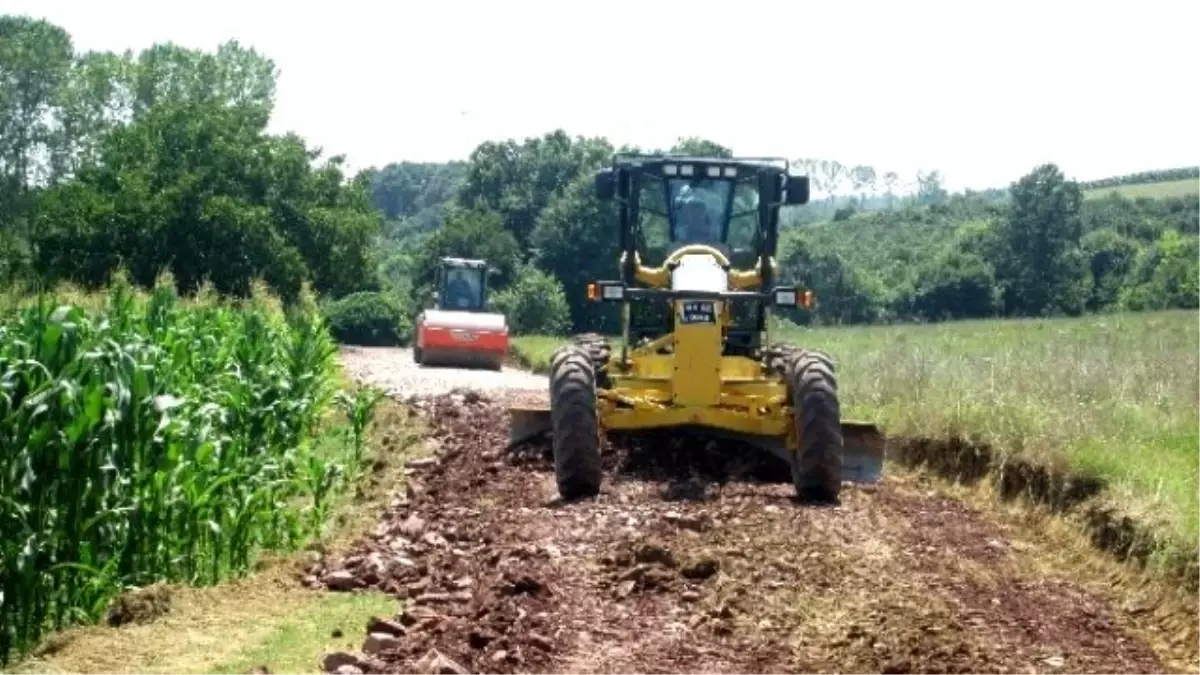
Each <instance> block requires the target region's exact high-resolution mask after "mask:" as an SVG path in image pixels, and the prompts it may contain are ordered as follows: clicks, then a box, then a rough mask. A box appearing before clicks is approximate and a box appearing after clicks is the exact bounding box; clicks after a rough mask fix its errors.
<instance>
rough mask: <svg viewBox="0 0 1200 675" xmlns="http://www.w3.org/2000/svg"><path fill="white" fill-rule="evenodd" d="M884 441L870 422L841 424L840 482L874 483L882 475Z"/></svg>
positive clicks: (877, 429) (880, 433)
mask: <svg viewBox="0 0 1200 675" xmlns="http://www.w3.org/2000/svg"><path fill="white" fill-rule="evenodd" d="M885 445H886V439H885V438H884V436H883V433H882V432H880V431H879V427H877V426H875V425H874V424H871V423H870V422H852V421H843V422H842V480H847V481H851V482H854V483H875V482H878V481H879V477H880V476H881V475H882V474H883V453H884V446H885Z"/></svg>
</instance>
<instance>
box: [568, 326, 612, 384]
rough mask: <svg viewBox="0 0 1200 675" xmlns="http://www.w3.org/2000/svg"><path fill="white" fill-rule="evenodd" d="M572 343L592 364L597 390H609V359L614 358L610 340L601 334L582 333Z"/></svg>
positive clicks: (572, 339)
mask: <svg viewBox="0 0 1200 675" xmlns="http://www.w3.org/2000/svg"><path fill="white" fill-rule="evenodd" d="M571 342H572V343H574V344H575V346H577V347H579V348H580V349H582V350H583V351H584V352H586V353H587V355H588V359H589V360H590V361H591V362H592V372H594V373H595V376H596V388H598V389H607V388H608V386H609V380H608V359H609V357H611V356H612V345H611V344H610V343H609V341H608V338H606V337H604V336H603V335H600V334H599V333H582V334H580V335H576V336H575V337H573V338H571Z"/></svg>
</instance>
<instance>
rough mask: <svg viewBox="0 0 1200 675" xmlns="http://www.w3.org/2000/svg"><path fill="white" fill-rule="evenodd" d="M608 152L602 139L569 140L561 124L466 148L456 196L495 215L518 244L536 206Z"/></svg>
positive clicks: (525, 240)
mask: <svg viewBox="0 0 1200 675" xmlns="http://www.w3.org/2000/svg"><path fill="white" fill-rule="evenodd" d="M612 152H613V148H612V145H610V144H609V143H608V141H606V140H604V139H600V138H591V139H589V138H583V137H577V138H574V139H572V138H571V137H570V136H568V135H567V134H566V132H564V131H562V130H561V129H560V130H556V131H554V132H551V133H548V134H546V135H544V136H542V137H540V138H528V139H526V140H525V141H524V142H523V143H520V144H518V143H517V142H516V141H513V140H508V141H504V142H502V143H497V142H491V141H489V142H486V143H483V144H481V145H480V146H479V147H477V148H476V149H475V151H474V152H472V153H471V156H470V159H469V161H468V163H467V168H466V175H465V176H464V180H463V184H462V186H461V188H460V189H459V190H458V193H457V200H456V201H457V203H458V205H459V206H462V207H465V208H477V209H486V210H490V211H493V212H496V213H498V214H500V216H501V221H502V222H503V224H504V227H505V229H507V230H508V231H509V232H512V234H513V236H514V237H515V238H516V240H517V242H518V243H519V244H520V245H521V246H522V247H524V246H526V245H527V244H528V242H529V235H530V233H531V232H533V227H534V224H535V223H536V222H537V218H538V215H539V214H540V213H541V212H542V209H544V208H546V206H547V205H548V204H549V203H550V202H551V201H552V200H553V199H554V198H555V197H557V196H558V195H560V194H562V191H563V190H565V189H566V187H567V186H568V185H570V183H571V181H573V180H575V178H577V177H578V176H580V175H581V174H584V173H588V172H591V171H594V170H596V169H598V168H599V167H600V166H601V165H602V164H603V163H604V162H605V161H607V160H608V159H609V158H610V157H611V156H612Z"/></svg>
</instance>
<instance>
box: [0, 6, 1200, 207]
mask: <svg viewBox="0 0 1200 675" xmlns="http://www.w3.org/2000/svg"><path fill="white" fill-rule="evenodd" d="M1105 4H1108V3H1105ZM0 13H16V14H27V15H30V16H35V17H43V18H46V19H47V20H49V21H51V22H53V23H55V24H58V25H59V26H62V27H63V28H65V29H66V30H67V31H68V32H69V33H70V34H71V35H72V38H73V40H74V43H75V48H76V49H77V50H78V51H86V50H113V51H124V50H125V49H132V50H134V51H138V50H141V49H144V48H146V47H149V46H150V45H152V44H154V43H156V42H167V41H170V42H175V43H176V44H180V45H183V46H186V47H192V48H199V49H205V50H213V49H215V48H216V46H217V45H218V44H220V43H221V42H224V41H226V40H229V39H236V40H238V41H239V42H240V43H242V44H243V45H244V46H251V47H254V48H255V49H257V50H259V51H260V52H262V53H264V54H265V55H266V56H268V57H269V58H271V59H272V60H273V61H274V62H275V64H276V66H277V67H278V68H279V71H280V74H279V80H278V88H277V94H276V109H275V116H274V118H273V120H272V124H271V128H272V131H279V132H282V131H294V132H296V133H298V134H300V135H301V136H303V137H305V138H306V139H307V140H308V141H309V143H310V144H311V145H315V146H319V147H321V148H323V149H324V150H325V152H326V153H327V154H344V155H346V158H347V163H348V164H349V165H350V167H351V169H352V170H357V169H359V168H365V167H368V166H383V165H385V164H387V163H389V162H393V161H400V160H410V161H445V160H449V159H465V158H466V156H467V155H468V154H469V153H470V152H471V150H472V149H473V148H474V147H475V146H476V145H478V144H479V143H481V142H483V141H486V140H503V139H507V138H515V139H523V138H526V137H529V136H539V135H541V134H543V133H546V132H548V131H551V130H553V129H555V128H562V129H564V130H566V131H567V133H569V134H571V135H585V136H594V135H596V136H606V137H608V138H609V139H610V140H611V141H613V142H614V144H617V145H620V144H622V143H631V144H636V145H639V146H641V147H643V148H667V147H670V146H671V145H672V144H673V143H674V142H675V140H676V139H677V138H679V137H685V136H701V137H704V138H708V139H711V140H715V141H717V142H719V143H721V144H723V145H725V146H728V147H730V148H732V149H733V150H734V152H735V153H737V154H740V155H767V156H782V157H787V158H793V159H794V158H797V157H817V158H826V159H836V160H838V161H840V162H842V163H850V164H868V165H871V166H874V167H876V169H877V171H879V172H880V173H882V172H883V171H887V170H894V171H897V172H899V173H900V174H901V177H902V179H909V180H911V179H912V178H915V174H916V171H917V170H918V169H924V170H931V169H937V170H939V171H940V172H941V174H942V176H943V178H944V181H945V183H944V184H945V186H946V187H947V188H949V189H952V190H957V189H962V188H967V187H970V188H977V189H978V188H987V187H998V186H1006V185H1008V184H1009V183H1010V182H1011V181H1013V180H1016V179H1017V178H1019V177H1020V176H1021V175H1023V174H1025V173H1028V172H1029V171H1030V170H1031V169H1033V168H1034V167H1035V166H1037V165H1038V164H1041V163H1044V162H1055V163H1056V164H1058V165H1059V167H1061V168H1062V169H1063V171H1064V172H1065V173H1066V174H1067V176H1068V177H1071V178H1075V179H1078V180H1089V179H1095V178H1103V177H1106V176H1112V175H1119V174H1124V173H1131V172H1135V171H1143V170H1150V169H1157V168H1172V167H1177V166H1187V165H1195V164H1198V163H1200V142H1198V135H1197V131H1196V121H1197V120H1200V114H1198V113H1200V110H1198V106H1197V104H1196V102H1195V101H1196V86H1195V83H1196V81H1197V79H1196V78H1197V69H1196V65H1197V61H1196V59H1195V50H1194V47H1193V45H1194V44H1195V35H1194V30H1195V26H1196V25H1197V18H1198V16H1200V3H1196V2H1194V1H1192V2H1188V1H1186V0H1183V1H1177V2H1165V1H1161V0H1157V1H1156V0H1141V1H1140V2H1138V3H1135V4H1130V3H1128V2H1120V3H1118V2H1112V3H1111V5H1110V6H1109V7H1107V8H1102V7H1101V3H1099V2H1086V4H1085V2H1084V0H1079V4H1078V5H1076V4H1075V3H1074V2H1066V1H1063V0H1008V1H1005V2H996V1H994V0H972V1H970V2H966V1H959V2H951V1H946V2H932V1H928V0H913V1H912V2H905V3H899V2H887V1H886V0H878V1H876V2H855V1H853V0H836V1H833V0H819V1H810V0H790V1H788V0H778V1H771V2H768V1H766V0H761V1H755V0H738V1H737V2H736V3H735V2H731V1H728V0H726V1H725V2H719V1H717V0H712V1H711V2H708V3H705V2H697V1H696V0H692V1H691V2H684V1H679V0H655V1H654V2H651V1H650V0H605V1H604V2H585V1H581V0H559V1H558V2H550V1H548V0H547V1H544V2H533V1H532V0H504V1H502V2H501V1H497V0H491V1H488V0H475V1H468V0H421V1H418V0H392V1H391V2H384V0H377V1H376V2H365V1H361V0H338V1H337V2H311V3H305V2H278V1H276V2H266V1H264V0H205V1H204V2H183V1H176V2H172V1H171V0H157V1H153V0H152V1H144V0H104V1H100V0H0Z"/></svg>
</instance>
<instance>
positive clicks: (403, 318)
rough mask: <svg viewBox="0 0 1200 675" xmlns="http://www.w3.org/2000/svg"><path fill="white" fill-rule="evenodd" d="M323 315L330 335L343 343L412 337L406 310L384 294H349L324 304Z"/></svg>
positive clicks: (379, 342) (403, 340)
mask: <svg viewBox="0 0 1200 675" xmlns="http://www.w3.org/2000/svg"><path fill="white" fill-rule="evenodd" d="M325 316H326V318H327V319H328V321H329V330H330V332H331V333H332V334H333V337H334V338H335V339H337V341H338V342H340V343H343V344H352V345H366V346H390V345H404V344H408V342H409V340H411V339H412V327H411V326H410V324H411V323H412V317H411V315H410V313H409V312H408V311H407V309H406V307H405V306H404V305H402V304H401V302H400V301H399V300H397V299H396V298H395V297H393V296H392V295H391V294H388V293H380V292H375V291H360V292H358V293H351V294H350V295H347V296H344V297H341V298H338V299H337V300H334V301H332V302H329V303H327V304H326V306H325Z"/></svg>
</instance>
